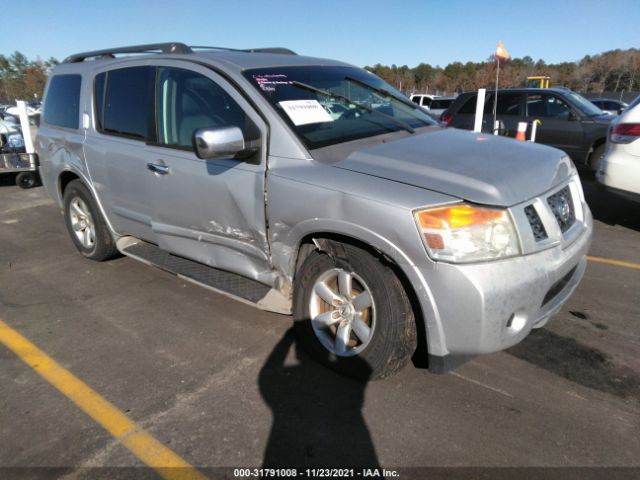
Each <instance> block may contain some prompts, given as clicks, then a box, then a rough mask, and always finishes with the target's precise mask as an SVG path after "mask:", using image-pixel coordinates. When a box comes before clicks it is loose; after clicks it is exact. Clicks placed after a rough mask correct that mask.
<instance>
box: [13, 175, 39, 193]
mask: <svg viewBox="0 0 640 480" xmlns="http://www.w3.org/2000/svg"><path fill="white" fill-rule="evenodd" d="M16 185H18V186H19V187H20V188H24V189H27V188H33V187H35V186H37V185H38V176H37V175H36V174H35V173H34V172H20V173H19V174H18V175H16Z"/></svg>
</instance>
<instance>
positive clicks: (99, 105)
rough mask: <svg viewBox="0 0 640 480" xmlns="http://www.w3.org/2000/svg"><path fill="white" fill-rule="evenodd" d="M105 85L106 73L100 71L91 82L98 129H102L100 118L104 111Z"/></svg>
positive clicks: (101, 118)
mask: <svg viewBox="0 0 640 480" xmlns="http://www.w3.org/2000/svg"><path fill="white" fill-rule="evenodd" d="M106 86H107V74H106V73H101V74H99V75H96V79H95V81H94V83H93V92H94V94H93V98H94V106H95V112H96V125H97V126H98V130H102V120H103V118H104V117H103V112H104V94H105V87H106Z"/></svg>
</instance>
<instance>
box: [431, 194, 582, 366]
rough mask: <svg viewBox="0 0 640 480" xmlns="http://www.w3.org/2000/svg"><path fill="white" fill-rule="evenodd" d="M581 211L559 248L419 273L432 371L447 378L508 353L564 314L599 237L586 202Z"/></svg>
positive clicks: (548, 247) (453, 265)
mask: <svg viewBox="0 0 640 480" xmlns="http://www.w3.org/2000/svg"><path fill="white" fill-rule="evenodd" d="M580 197H581V196H580ZM576 204H579V212H578V213H579V215H578V216H579V217H580V218H579V221H578V222H576V224H575V228H574V227H572V228H571V229H569V230H568V231H566V232H565V233H564V234H561V233H560V232H558V234H559V235H560V236H561V240H557V243H555V244H554V246H547V247H546V248H544V249H541V250H537V251H533V252H531V253H528V254H525V255H521V256H518V257H514V258H509V259H504V260H500V261H494V262H485V263H478V264H469V265H455V264H448V263H440V262H438V263H436V265H435V268H430V267H429V266H425V267H423V268H419V270H420V273H421V276H422V277H423V278H424V279H425V282H426V284H427V285H428V287H429V291H430V299H431V300H430V303H431V311H432V312H433V314H434V315H433V318H428V316H425V317H426V318H425V322H426V326H427V343H428V345H429V353H430V355H429V356H430V369H432V370H434V371H447V370H449V369H450V368H452V367H454V366H456V363H460V362H459V361H458V360H460V359H463V360H468V359H469V358H472V357H473V356H476V355H480V354H485V353H492V352H497V351H500V350H504V349H506V348H509V347H511V346H513V345H515V344H516V343H518V342H520V341H521V340H522V339H524V338H525V337H526V336H527V335H528V334H529V332H530V331H531V329H532V328H539V327H542V326H544V325H545V324H546V322H547V321H548V320H549V318H550V317H551V316H553V315H554V314H555V313H556V312H557V311H558V310H559V309H560V308H561V306H562V304H563V303H564V302H565V301H566V300H567V298H568V297H569V296H570V295H571V293H572V292H573V291H574V290H575V288H576V287H577V286H578V284H579V283H580V280H581V279H582V276H583V275H584V271H585V269H586V264H587V259H586V255H587V251H588V250H589V246H590V244H591V236H592V232H593V218H592V216H591V212H590V211H589V208H588V206H587V205H586V203H584V199H583V198H582V197H581V198H580V200H579V201H578V198H576ZM549 236H550V237H551V235H549ZM548 240H549V241H550V240H551V238H549V239H548ZM543 243H544V242H542V243H541V244H543ZM532 248H535V246H534V247H532ZM430 335H431V336H433V337H437V338H429V337H430ZM433 347H435V348H433ZM434 366H435V368H432V367H434Z"/></svg>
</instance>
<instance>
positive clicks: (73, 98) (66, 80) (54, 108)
mask: <svg viewBox="0 0 640 480" xmlns="http://www.w3.org/2000/svg"><path fill="white" fill-rule="evenodd" d="M80 82H81V78H80V75H56V76H54V77H53V78H52V79H51V83H50V84H49V90H47V98H46V99H45V102H44V120H45V122H46V123H48V124H50V125H57V126H59V127H66V128H78V124H79V120H80Z"/></svg>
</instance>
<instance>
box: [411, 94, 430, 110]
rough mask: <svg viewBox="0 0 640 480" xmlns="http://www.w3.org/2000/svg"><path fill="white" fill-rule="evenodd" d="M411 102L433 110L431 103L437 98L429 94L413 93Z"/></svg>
mask: <svg viewBox="0 0 640 480" xmlns="http://www.w3.org/2000/svg"><path fill="white" fill-rule="evenodd" d="M410 98H411V101H412V102H414V103H417V104H418V105H420V106H421V107H423V108H425V109H427V110H429V109H430V108H431V102H433V99H434V98H436V95H430V94H428V93H413V94H411V97H410Z"/></svg>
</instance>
